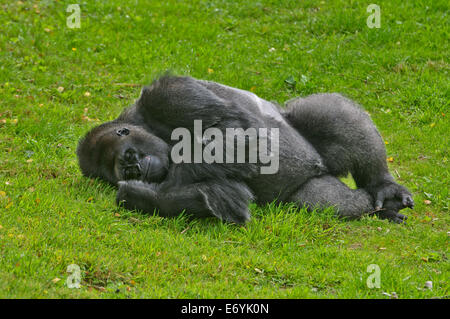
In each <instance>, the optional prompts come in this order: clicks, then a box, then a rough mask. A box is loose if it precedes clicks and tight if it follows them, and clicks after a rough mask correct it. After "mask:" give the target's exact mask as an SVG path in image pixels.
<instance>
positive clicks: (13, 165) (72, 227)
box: [0, 0, 450, 298]
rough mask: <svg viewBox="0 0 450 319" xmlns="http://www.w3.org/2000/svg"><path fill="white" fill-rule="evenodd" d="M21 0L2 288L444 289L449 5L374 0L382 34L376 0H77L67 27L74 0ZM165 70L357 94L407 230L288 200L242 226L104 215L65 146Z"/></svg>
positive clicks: (234, 82)
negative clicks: (381, 145)
mask: <svg viewBox="0 0 450 319" xmlns="http://www.w3.org/2000/svg"><path fill="white" fill-rule="evenodd" d="M22 2H23V3H22ZM22 2H20V1H5V0H2V1H0V7H1V10H0V25H1V32H0V99H1V102H0V225H1V227H0V297H1V298H80V297H83V298H115V297H118V298H125V297H131V298H134V297H140V298H141V297H144V298H155V297H156V298H160V297H161V298H220V297H224V298H267V297H270V298H388V297H386V296H385V295H383V294H382V293H383V292H387V293H392V292H394V291H395V292H396V293H397V295H398V296H399V298H430V297H442V296H448V295H449V294H450V293H449V268H450V267H449V262H448V244H449V194H448V188H449V181H450V178H449V154H448V151H449V148H450V147H449V140H450V134H449V132H450V125H449V119H448V118H449V117H450V112H449V110H450V107H449V83H450V81H449V69H450V66H449V52H450V49H449V16H448V13H449V11H448V1H446V0H442V1H433V2H427V1H423V2H422V1H377V2H376V3H377V4H379V5H380V7H381V28H379V29H369V28H368V27H367V26H366V19H367V17H368V15H369V13H367V12H366V8H367V6H368V5H369V4H370V3H372V2H371V1H368V2H365V1H344V0H342V1H338V0H335V1H298V0H295V1H283V2H279V1H234V2H232V1H224V0H222V1H220V0H208V1H189V2H178V1H161V2H157V1H136V2H135V3H133V4H131V3H130V2H125V1H124V2H123V3H122V2H120V1H107V2H106V1H89V2H87V1H85V2H82V3H81V13H82V16H81V28H80V29H69V28H68V27H67V26H66V18H67V17H68V16H69V15H70V13H66V7H67V5H68V4H70V3H73V1H40V2H39V1H22ZM271 48H274V49H275V50H270V51H269V49H271ZM168 69H169V70H172V71H173V72H174V73H176V74H181V75H183V74H185V75H191V76H193V77H196V78H202V79H208V80H213V81H217V82H221V83H224V84H227V85H231V86H234V87H239V88H242V89H245V90H252V91H253V92H255V93H256V94H258V95H259V96H261V97H262V98H265V99H268V100H274V101H278V102H280V103H282V102H283V101H285V100H287V99H289V98H292V97H295V96H302V95H308V94H311V93H317V92H341V93H343V94H344V95H346V96H348V97H350V98H353V99H355V100H356V101H358V102H359V103H361V104H362V105H364V107H365V108H366V110H367V111H368V112H370V114H371V116H372V118H373V120H374V122H375V123H376V125H377V126H378V128H379V129H380V131H381V134H382V135H383V138H384V139H385V141H386V142H387V145H386V147H387V152H388V157H392V159H391V160H392V162H389V167H390V170H391V172H392V173H393V175H394V176H395V177H396V178H397V179H398V181H399V182H400V183H402V184H404V185H406V186H407V187H409V188H410V190H411V191H412V192H413V193H414V196H415V201H416V203H417V204H416V207H415V208H414V209H413V210H410V211H408V212H407V214H408V215H409V217H410V218H409V220H408V224H407V225H396V224H391V223H389V222H387V221H382V220H378V219H376V218H373V217H366V218H364V219H362V220H360V221H352V222H344V221H341V220H338V219H336V218H335V217H333V215H332V212H331V210H330V211H326V212H316V213H313V214H311V213H307V212H305V211H304V210H299V209H295V208H293V207H292V206H290V205H284V206H281V207H276V206H274V205H269V206H267V207H256V206H252V214H253V219H252V221H251V222H249V223H248V225H246V226H245V227H238V226H234V225H229V224H224V223H221V222H220V221H218V220H213V219H207V220H189V219H187V218H186V217H183V216H181V217H179V218H177V219H162V218H160V217H157V216H148V215H143V214H140V213H139V212H128V211H125V210H123V209H119V208H117V207H116V206H115V204H114V198H115V190H114V189H113V188H112V187H110V186H107V185H105V184H104V183H101V182H99V181H94V180H89V179H87V178H84V177H82V176H81V174H80V171H79V169H78V167H77V162H76V156H75V148H76V144H77V141H78V139H79V138H80V137H81V136H82V135H83V134H84V133H85V132H86V131H87V130H89V129H90V128H92V127H93V126H95V125H97V124H98V123H100V122H104V121H107V120H111V119H113V118H115V117H116V116H117V115H118V114H119V113H120V111H121V110H122V109H123V108H124V107H126V106H129V105H131V104H132V103H133V101H134V99H136V98H137V97H138V95H139V91H140V86H141V85H143V84H147V83H149V82H150V81H151V80H152V79H153V78H155V77H156V76H157V75H159V74H161V73H162V72H164V71H165V70H168ZM286 80H287V82H290V83H291V84H292V83H294V82H295V85H289V84H287V83H286V82H285V81H286ZM60 87H62V88H64V89H63V90H62V89H59V90H58V88H60ZM87 92H89V93H87ZM425 201H427V202H425ZM428 201H430V202H428ZM70 264H77V265H79V266H80V267H81V269H82V275H83V280H82V283H81V284H82V287H81V288H80V289H70V288H68V287H67V286H66V279H67V277H68V276H69V274H68V273H67V272H66V269H67V266H68V265H70ZM370 264H377V265H379V267H380V269H381V287H380V288H379V289H377V288H373V289H369V288H368V287H367V285H366V280H367V278H368V276H369V275H370V273H368V272H367V266H368V265H370ZM56 278H59V279H60V280H59V281H58V280H57V279H56ZM426 281H432V282H433V289H432V290H430V289H424V284H425V282H426Z"/></svg>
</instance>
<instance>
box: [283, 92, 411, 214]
mask: <svg viewBox="0 0 450 319" xmlns="http://www.w3.org/2000/svg"><path fill="white" fill-rule="evenodd" d="M286 106H287V110H286V112H285V113H284V116H285V117H286V119H287V120H288V121H289V122H290V123H291V124H292V125H293V126H294V127H295V128H296V129H297V130H298V131H299V132H300V133H301V134H302V135H303V136H304V137H305V138H307V139H308V141H309V142H310V143H311V144H313V145H314V147H315V148H316V150H317V151H318V152H319V154H320V155H321V156H322V158H323V160H324V162H325V164H326V166H327V167H328V169H329V172H330V173H331V174H332V175H334V176H345V175H347V174H348V172H350V173H351V174H352V176H353V178H354V179H355V182H356V185H357V186H358V187H359V188H364V189H365V190H366V191H367V192H368V193H369V194H370V195H372V196H373V200H374V201H375V206H376V207H377V208H381V207H383V203H384V202H385V200H390V201H399V202H400V203H401V204H402V206H403V208H404V207H412V206H413V204H414V202H413V200H412V196H411V193H410V192H409V191H408V190H407V189H406V188H405V187H403V186H401V185H399V184H397V183H396V182H395V181H394V178H393V177H392V175H391V174H390V173H389V171H388V167H387V163H386V150H385V145H384V142H383V139H382V138H381V136H380V133H379V132H378V130H377V129H376V127H375V125H374V124H373V122H372V120H371V119H370V117H369V116H368V114H366V113H365V112H364V110H362V109H361V108H360V107H359V106H358V105H356V104H355V103H354V102H352V101H351V100H349V99H347V98H345V97H343V96H342V95H340V94H335V93H333V94H315V95H311V96H308V97H306V98H298V99H294V100H291V101H288V102H287V103H286Z"/></svg>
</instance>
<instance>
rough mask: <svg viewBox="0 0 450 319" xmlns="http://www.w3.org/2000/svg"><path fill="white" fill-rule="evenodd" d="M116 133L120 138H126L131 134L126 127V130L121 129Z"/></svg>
mask: <svg viewBox="0 0 450 319" xmlns="http://www.w3.org/2000/svg"><path fill="white" fill-rule="evenodd" d="M116 133H117V135H119V136H125V135H128V134H130V130H129V129H127V128H126V127H124V128H121V129H119V130H117V131H116Z"/></svg>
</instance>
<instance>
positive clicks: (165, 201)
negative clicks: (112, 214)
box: [116, 180, 253, 224]
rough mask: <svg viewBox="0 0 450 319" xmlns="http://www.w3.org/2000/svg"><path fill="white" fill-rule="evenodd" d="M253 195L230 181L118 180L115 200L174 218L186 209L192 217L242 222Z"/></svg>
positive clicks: (247, 218) (243, 185) (244, 186)
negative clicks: (170, 181)
mask: <svg viewBox="0 0 450 319" xmlns="http://www.w3.org/2000/svg"><path fill="white" fill-rule="evenodd" d="M252 199H253V195H252V193H251V191H250V190H249V189H248V187H247V186H246V185H245V184H243V183H239V182H236V181H233V180H222V181H214V182H212V181H209V182H203V183H194V184H190V185H179V186H176V185H170V184H167V183H162V184H147V183H144V182H141V181H134V180H132V181H121V182H119V191H118V193H117V199H116V200H117V203H118V204H123V206H124V207H125V208H127V209H138V210H142V211H144V212H147V213H153V212H155V210H156V211H157V212H158V213H159V215H160V216H164V217H173V216H177V215H179V214H181V213H182V212H183V211H185V212H186V213H187V214H191V215H194V216H195V217H208V216H215V217H218V218H219V219H222V220H224V221H228V222H233V223H237V224H243V223H245V222H246V221H247V220H249V219H250V213H249V210H248V204H249V202H250V201H251V200H252Z"/></svg>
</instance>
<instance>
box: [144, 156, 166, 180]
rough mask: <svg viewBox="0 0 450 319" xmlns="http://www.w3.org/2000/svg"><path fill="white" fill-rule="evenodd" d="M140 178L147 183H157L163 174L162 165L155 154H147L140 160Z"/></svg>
mask: <svg viewBox="0 0 450 319" xmlns="http://www.w3.org/2000/svg"><path fill="white" fill-rule="evenodd" d="M141 169H142V179H143V180H144V181H146V182H149V183H157V182H160V181H161V180H162V178H163V177H164V175H165V169H164V165H163V164H162V163H161V161H160V159H159V158H158V157H157V156H150V155H147V156H145V157H144V159H143V160H142V162H141Z"/></svg>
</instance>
